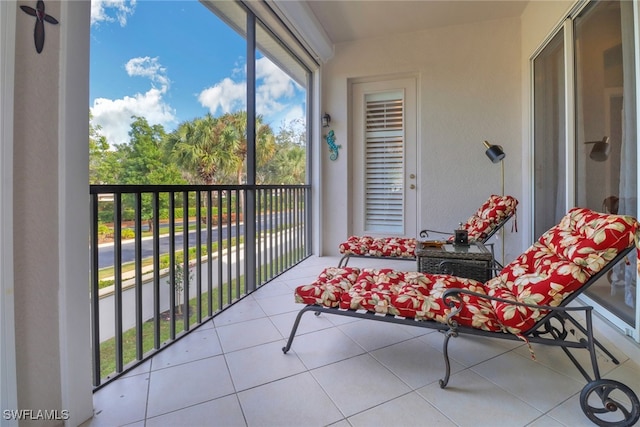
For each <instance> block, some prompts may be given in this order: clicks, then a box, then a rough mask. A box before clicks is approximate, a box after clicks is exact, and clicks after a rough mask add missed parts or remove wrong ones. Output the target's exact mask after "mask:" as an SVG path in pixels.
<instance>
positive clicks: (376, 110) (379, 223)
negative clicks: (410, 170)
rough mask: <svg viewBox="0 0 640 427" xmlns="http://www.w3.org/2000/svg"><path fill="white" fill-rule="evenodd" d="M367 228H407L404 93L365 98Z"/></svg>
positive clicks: (382, 230)
mask: <svg viewBox="0 0 640 427" xmlns="http://www.w3.org/2000/svg"><path fill="white" fill-rule="evenodd" d="M365 114H366V120H365V126H366V129H365V228H366V229H367V230H368V231H371V232H376V233H392V234H402V232H403V230H404V160H405V159H404V156H405V151H404V134H405V130H404V99H403V93H402V92H385V93H379V94H369V95H366V97H365Z"/></svg>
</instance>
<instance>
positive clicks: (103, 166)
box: [89, 112, 122, 184]
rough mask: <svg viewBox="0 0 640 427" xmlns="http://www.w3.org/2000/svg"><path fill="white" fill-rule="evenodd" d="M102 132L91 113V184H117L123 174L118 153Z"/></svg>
mask: <svg viewBox="0 0 640 427" xmlns="http://www.w3.org/2000/svg"><path fill="white" fill-rule="evenodd" d="M100 131H101V127H100V125H94V124H93V116H92V114H91V112H89V184H116V183H117V182H118V177H119V176H120V174H121V172H122V168H121V165H120V162H118V153H117V152H115V151H112V150H111V149H110V147H109V143H108V142H107V138H106V137H105V136H104V135H102V134H100Z"/></svg>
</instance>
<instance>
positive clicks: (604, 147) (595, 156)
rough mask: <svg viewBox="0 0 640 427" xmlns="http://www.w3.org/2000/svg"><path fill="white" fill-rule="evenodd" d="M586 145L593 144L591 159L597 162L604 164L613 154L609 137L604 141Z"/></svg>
mask: <svg viewBox="0 0 640 427" xmlns="http://www.w3.org/2000/svg"><path fill="white" fill-rule="evenodd" d="M585 144H593V148H592V149H591V152H590V153H589V158H590V159H591V160H594V161H596V162H604V161H606V160H607V159H608V158H609V153H610V152H611V144H609V137H608V136H605V137H604V138H602V141H589V142H585Z"/></svg>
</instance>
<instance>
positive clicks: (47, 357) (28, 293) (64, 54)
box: [9, 1, 92, 426]
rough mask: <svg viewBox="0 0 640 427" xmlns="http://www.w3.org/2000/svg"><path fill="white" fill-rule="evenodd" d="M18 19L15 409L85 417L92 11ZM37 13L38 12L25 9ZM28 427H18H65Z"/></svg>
mask: <svg viewBox="0 0 640 427" xmlns="http://www.w3.org/2000/svg"><path fill="white" fill-rule="evenodd" d="M45 4H46V13H48V14H50V15H51V16H53V17H55V18H56V19H58V21H59V24H58V25H51V24H49V23H45V43H44V49H43V50H42V52H41V53H40V54H38V53H37V52H36V49H35V47H34V36H33V34H34V25H35V18H34V17H33V16H30V15H27V14H26V13H24V12H23V11H22V10H20V9H19V8H18V9H17V11H16V49H15V50H16V53H15V100H14V159H13V161H14V164H13V182H14V186H13V194H14V200H13V211H14V270H15V271H14V277H15V295H14V304H15V335H16V340H15V341H16V355H17V363H16V364H17V366H16V371H17V372H16V377H17V388H18V390H17V391H18V406H19V407H18V408H9V409H31V410H34V411H37V410H47V411H52V410H58V411H60V410H67V411H69V415H70V417H71V419H70V420H69V421H68V423H69V424H70V425H78V424H80V423H81V422H82V421H84V420H86V419H87V418H88V417H90V416H91V414H92V393H91V359H90V351H89V349H88V345H89V304H88V303H89V295H88V279H89V274H88V272H89V258H88V251H87V249H88V247H87V244H88V242H87V236H88V206H89V204H88V191H87V190H88V188H87V186H88V76H89V44H88V36H89V12H90V2H88V1H83V2H59V1H47V2H46V3H45ZM30 6H35V2H33V3H32V4H30ZM63 422H64V421H63V420H60V419H58V420H31V421H29V420H25V421H21V423H20V425H38V426H46V425H62V423H63Z"/></svg>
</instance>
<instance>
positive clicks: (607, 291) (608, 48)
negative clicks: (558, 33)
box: [575, 1, 637, 326]
mask: <svg viewBox="0 0 640 427" xmlns="http://www.w3.org/2000/svg"><path fill="white" fill-rule="evenodd" d="M575 38H576V40H575V46H576V159H575V164H576V189H575V191H576V204H577V205H578V206H584V207H588V208H590V209H593V210H597V211H602V212H611V213H620V214H629V215H633V216H636V215H637V207H636V205H637V199H636V194H637V188H636V177H637V175H636V170H637V165H636V147H637V145H636V120H635V117H636V110H635V96H634V93H635V79H634V76H635V70H634V46H633V12H632V4H631V2H626V1H622V2H618V1H610V2H598V3H595V4H593V5H592V6H590V7H588V8H587V9H585V11H584V12H582V13H581V14H580V16H579V17H577V18H576V20H575ZM628 261H629V262H630V263H625V262H624V261H623V262H621V263H619V264H618V265H617V266H616V267H614V268H613V270H612V271H611V273H610V274H609V275H608V276H607V277H605V278H603V279H601V280H600V282H599V283H597V284H596V285H594V286H592V287H591V288H590V289H589V291H588V292H587V294H588V295H589V296H590V297H591V298H593V299H594V300H595V301H597V302H598V303H600V304H602V305H603V306H604V307H605V308H607V309H608V310H610V311H611V312H612V313H614V314H615V315H616V316H618V317H620V318H621V319H623V320H624V321H625V322H627V323H629V324H630V325H632V326H633V325H635V309H634V307H635V303H636V261H635V256H634V255H631V256H630V257H629V260H628Z"/></svg>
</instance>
